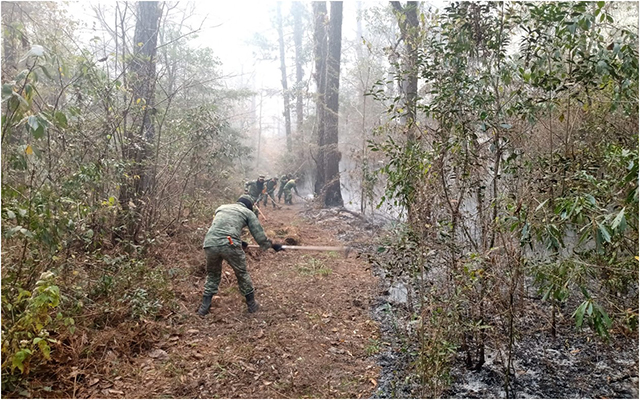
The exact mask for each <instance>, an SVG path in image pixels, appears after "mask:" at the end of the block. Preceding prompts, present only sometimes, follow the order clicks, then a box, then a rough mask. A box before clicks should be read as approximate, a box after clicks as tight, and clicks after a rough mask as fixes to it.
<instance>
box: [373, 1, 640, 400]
mask: <svg viewBox="0 0 640 400" xmlns="http://www.w3.org/2000/svg"><path fill="white" fill-rule="evenodd" d="M616 7H617V5H612V4H608V3H604V2H599V3H593V2H591V3H589V2H545V3H491V2H487V3H472V2H459V3H452V4H450V5H449V6H448V7H446V8H445V9H444V11H443V12H442V13H441V14H438V13H433V14H426V15H425V16H422V17H421V18H420V19H421V21H422V28H423V29H424V31H425V32H423V33H424V34H423V35H422V36H419V37H421V38H422V41H421V43H420V44H419V46H418V53H419V55H418V65H417V75H418V77H419V78H420V79H421V80H422V81H423V82H424V85H423V86H422V88H421V89H420V93H421V94H422V95H423V97H422V98H421V99H420V100H419V103H418V104H419V105H418V111H419V115H418V118H417V121H416V123H415V125H411V123H409V124H404V123H403V118H404V116H405V114H406V110H404V102H403V100H404V99H403V98H402V94H400V95H396V93H395V92H394V91H392V90H390V88H389V85H388V84H389V83H390V82H387V81H385V80H381V81H379V82H378V85H377V86H376V87H375V88H374V89H373V90H372V91H371V93H370V94H371V95H372V96H373V97H374V98H375V99H376V100H377V101H379V102H381V103H383V104H384V105H386V106H387V117H388V122H386V123H383V124H381V126H380V128H379V129H378V131H377V136H376V137H375V138H374V140H372V141H371V142H370V149H371V150H373V151H377V152H379V153H382V155H383V156H384V157H385V159H386V163H385V165H384V166H382V167H381V168H379V173H380V175H382V176H383V177H384V178H385V180H386V183H387V190H386V197H385V198H384V199H383V201H391V202H393V203H394V204H395V205H397V206H399V207H402V208H403V210H404V211H405V212H406V213H407V222H408V224H409V227H410V229H409V230H408V232H414V233H413V234H411V235H413V236H412V237H411V242H412V243H414V245H413V246H410V247H405V248H403V249H402V250H400V251H399V252H398V253H399V254H395V253H394V252H393V251H392V250H391V251H389V252H388V253H387V252H385V254H387V255H389V253H393V257H394V258H396V259H398V260H403V259H404V262H401V261H399V262H398V263H397V264H396V265H395V266H394V267H393V268H391V265H393V264H394V263H393V262H387V263H386V264H385V269H386V270H388V271H393V273H394V275H397V274H401V273H409V272H415V271H416V265H418V266H419V265H420V264H419V262H420V260H417V261H418V262H416V263H414V262H412V261H413V258H416V259H417V258H418V257H413V258H412V257H411V256H410V254H411V253H415V252H416V251H419V250H418V249H421V248H438V249H439V253H440V254H441V257H442V259H441V260H439V261H438V262H436V265H438V266H437V267H436V266H434V267H433V268H436V269H438V268H439V270H440V271H445V270H446V272H441V273H442V274H446V275H447V276H448V277H449V279H447V280H444V279H443V280H441V281H440V282H439V284H440V285H441V286H442V289H441V290H440V291H437V290H436V291H435V292H434V293H433V295H432V296H429V297H428V298H426V299H425V303H424V306H423V309H424V308H425V307H426V308H427V309H429V310H432V308H430V307H433V306H434V305H435V304H441V303H440V302H442V301H443V299H444V300H448V301H451V302H453V303H455V304H457V305H458V307H457V308H456V309H455V310H456V312H457V313H458V315H460V316H463V317H460V319H459V320H456V319H453V320H451V321H450V322H449V323H451V324H454V325H455V326H456V327H457V328H456V329H458V330H459V333H460V336H457V337H454V336H447V335H443V337H446V338H447V339H446V340H445V342H449V343H453V344H454V345H460V346H461V347H462V348H463V350H464V351H465V353H466V355H467V357H468V358H467V361H468V362H467V364H468V366H469V367H474V368H475V367H477V366H481V365H482V363H483V362H484V346H485V342H486V341H487V340H492V341H493V345H494V346H495V347H499V348H502V349H504V350H505V354H511V351H512V349H513V343H514V338H515V337H516V336H517V334H518V333H517V332H516V331H515V330H514V326H517V324H516V323H515V321H514V320H515V319H517V318H518V316H517V311H515V300H514V299H516V298H517V297H518V293H517V290H516V288H517V287H518V286H519V285H521V284H522V281H523V280H524V279H526V278H533V281H534V283H535V284H536V286H537V287H538V289H539V290H540V293H541V295H542V300H543V301H548V302H550V303H551V304H552V309H553V312H554V314H553V316H552V320H553V323H556V319H555V317H556V313H555V311H556V309H557V307H559V306H570V307H574V305H575V307H576V308H575V312H573V313H572V317H573V318H574V319H575V323H576V326H577V327H579V328H580V327H582V326H583V325H585V324H588V325H590V326H591V327H592V328H593V331H594V332H595V333H596V334H597V335H599V336H601V337H603V338H607V337H608V336H609V330H610V329H611V328H612V327H613V326H615V325H616V324H619V323H620V324H624V325H625V326H627V327H631V326H634V321H636V320H637V318H636V317H637V315H636V314H637V313H636V312H635V310H637V280H638V269H637V255H638V150H637V140H638V133H637V118H638V35H637V33H636V31H637V27H635V29H634V27H628V26H625V25H623V24H622V23H621V22H620V21H618V20H616V19H615V16H616V15H621V13H622V9H623V8H624V7H625V6H624V5H621V6H620V9H619V10H617V12H616V11H615V8H616ZM512 40H519V42H518V43H511V41H512ZM512 44H515V45H517V47H516V46H513V45H512ZM390 58H391V59H390V62H391V63H392V64H393V66H394V74H395V76H394V79H395V82H397V83H400V84H401V83H402V79H403V77H404V76H406V75H407V74H411V73H416V70H413V69H411V68H409V66H407V65H403V64H402V62H397V60H398V57H394V58H392V57H390ZM400 59H402V57H400ZM395 82H394V83H395ZM409 122H411V121H409ZM398 234H399V235H400V236H406V237H407V238H409V237H410V236H411V235H410V234H408V233H407V232H404V233H402V232H399V233H398ZM408 259H411V260H412V261H408ZM445 268H446V269H445ZM523 274H524V275H525V276H524V277H523V276H522V275H523ZM434 279H436V278H434ZM414 285H415V286H416V287H419V288H420V287H421V285H423V282H422V281H420V280H418V279H416V280H415V281H414ZM434 286H437V284H436V285H434ZM634 294H635V295H634ZM490 315H500V316H501V317H500V319H501V321H500V322H497V321H492V320H491V318H490ZM505 321H506V322H505ZM555 329H556V326H555V325H554V326H553V330H554V332H555ZM443 337H438V338H437V339H434V341H429V340H430V339H429V338H424V337H423V338H422V339H423V340H425V339H429V340H427V342H425V343H431V344H430V345H429V346H425V347H424V349H425V352H424V353H423V354H422V356H423V357H425V358H424V359H425V360H427V361H425V362H426V364H425V366H424V367H423V368H422V371H423V374H424V376H429V371H430V370H429V368H428V367H427V366H426V365H427V364H428V365H433V366H435V364H433V363H434V362H435V360H436V358H434V357H435V356H434V354H439V353H438V352H439V350H437V349H439V348H440V347H439V345H438V344H439V343H443V342H440V340H442V338H443ZM489 338H491V339H489ZM431 350H433V352H432V351H431ZM474 357H475V359H474V360H471V359H472V358H474ZM469 360H471V361H472V362H469ZM509 360H511V358H510V356H509V359H508V360H507V362H506V363H505V376H507V377H508V376H510V374H511V373H512V372H509V371H511V368H513V366H512V365H511V364H510V361H509ZM443 362H446V360H444V359H443ZM505 385H506V387H507V388H508V387H509V385H510V383H509V382H508V381H507V382H506V383H505Z"/></svg>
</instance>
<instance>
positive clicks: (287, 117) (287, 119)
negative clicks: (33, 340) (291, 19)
mask: <svg viewBox="0 0 640 400" xmlns="http://www.w3.org/2000/svg"><path fill="white" fill-rule="evenodd" d="M281 8H282V3H281V2H278V6H277V17H278V43H279V46H280V72H281V73H282V97H283V99H284V125H285V132H286V136H287V151H288V152H291V106H290V104H289V88H288V85H287V65H286V63H285V59H284V53H285V51H284V33H283V29H282V9H281Z"/></svg>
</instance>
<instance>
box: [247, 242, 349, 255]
mask: <svg viewBox="0 0 640 400" xmlns="http://www.w3.org/2000/svg"><path fill="white" fill-rule="evenodd" d="M249 247H250V248H252V249H257V248H260V246H258V245H257V244H250V245H249ZM282 248H283V249H285V250H309V251H343V252H344V253H345V255H348V254H349V252H350V251H351V247H347V246H292V245H288V244H285V245H282Z"/></svg>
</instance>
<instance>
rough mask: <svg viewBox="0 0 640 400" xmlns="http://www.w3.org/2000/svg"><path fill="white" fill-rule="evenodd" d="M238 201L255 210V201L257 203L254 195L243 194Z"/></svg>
mask: <svg viewBox="0 0 640 400" xmlns="http://www.w3.org/2000/svg"><path fill="white" fill-rule="evenodd" d="M238 203H242V204H244V205H245V207H247V208H248V209H249V210H251V211H253V203H255V200H254V199H253V197H251V196H250V195H248V194H243V195H242V196H240V198H239V199H238Z"/></svg>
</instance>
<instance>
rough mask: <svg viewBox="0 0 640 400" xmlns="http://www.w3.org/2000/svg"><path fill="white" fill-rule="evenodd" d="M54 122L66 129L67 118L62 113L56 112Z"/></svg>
mask: <svg viewBox="0 0 640 400" xmlns="http://www.w3.org/2000/svg"><path fill="white" fill-rule="evenodd" d="M54 120H55V121H56V123H57V124H58V125H59V126H60V127H62V128H66V127H67V116H66V115H65V114H64V113H63V112H62V111H56V114H55V115H54Z"/></svg>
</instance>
